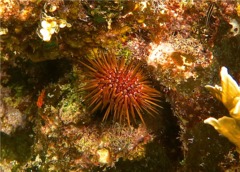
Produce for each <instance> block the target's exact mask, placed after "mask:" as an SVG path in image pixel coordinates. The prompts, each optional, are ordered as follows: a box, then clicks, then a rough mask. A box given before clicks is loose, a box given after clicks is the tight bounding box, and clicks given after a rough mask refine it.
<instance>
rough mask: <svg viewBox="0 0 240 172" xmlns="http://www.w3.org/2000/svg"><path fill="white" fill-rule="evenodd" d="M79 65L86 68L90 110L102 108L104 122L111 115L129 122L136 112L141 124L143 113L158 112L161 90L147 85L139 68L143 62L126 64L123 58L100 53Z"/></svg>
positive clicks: (151, 113)
mask: <svg viewBox="0 0 240 172" xmlns="http://www.w3.org/2000/svg"><path fill="white" fill-rule="evenodd" d="M87 61H88V62H87V63H83V62H82V64H83V65H84V66H85V67H86V68H87V69H88V71H87V72H86V73H87V74H86V75H87V84H86V85H85V86H84V90H85V91H87V92H88V93H89V94H88V95H87V96H86V97H85V100H86V102H87V103H88V105H89V107H90V108H92V112H95V111H96V110H97V109H101V111H105V114H104V117H103V121H104V120H106V119H107V118H108V117H109V115H110V114H111V115H113V119H114V120H115V121H120V122H122V121H126V120H127V122H128V125H130V120H131V119H133V120H134V122H135V123H136V114H137V115H138V116H139V117H140V119H141V121H142V122H143V123H144V125H145V122H144V119H143V113H145V112H146V113H148V114H150V115H152V116H153V113H157V109H156V108H157V107H158V106H159V105H158V104H157V102H158V101H159V100H158V97H159V95H160V93H159V92H158V91H157V90H156V89H154V88H152V87H151V86H150V81H149V80H148V79H147V77H146V75H145V74H144V72H143V70H142V69H141V66H142V62H140V61H139V62H138V63H137V64H134V62H133V61H132V62H130V63H129V64H127V63H126V61H125V59H124V58H121V59H117V58H116V56H115V55H114V54H113V53H107V54H104V53H101V54H100V55H98V56H97V57H96V58H95V59H88V60H87Z"/></svg>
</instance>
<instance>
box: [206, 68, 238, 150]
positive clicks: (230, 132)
mask: <svg viewBox="0 0 240 172" xmlns="http://www.w3.org/2000/svg"><path fill="white" fill-rule="evenodd" d="M220 75H221V85H222V86H218V85H215V86H214V87H213V86H210V85H207V86H206V88H207V89H208V90H209V91H210V92H211V93H212V94H213V95H214V96H215V97H216V98H217V99H219V100H220V101H222V103H223V104H224V105H225V107H226V108H227V109H228V111H229V114H230V116H231V117H226V116H224V117H222V118H219V119H215V118H213V117H210V118H208V119H206V120H204V123H207V124H210V125H212V126H213V127H214V128H215V129H216V130H217V131H218V132H219V133H221V134H223V135H224V136H225V137H227V138H228V139H229V140H230V141H231V142H232V143H234V144H235V145H236V146H237V151H238V152H239V153H240V87H239V86H238V84H237V83H236V81H234V79H233V78H232V77H231V76H230V75H229V74H228V71H227V68H226V67H222V69H221V72H220Z"/></svg>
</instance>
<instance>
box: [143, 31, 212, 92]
mask: <svg viewBox="0 0 240 172" xmlns="http://www.w3.org/2000/svg"><path fill="white" fill-rule="evenodd" d="M212 59H213V57H212V54H211V53H210V52H205V51H204V47H203V46H202V44H201V43H200V42H199V41H198V40H197V39H195V38H188V39H185V38H183V37H181V35H177V36H175V37H170V39H169V40H168V41H166V42H160V43H158V44H155V43H152V44H151V45H150V48H149V56H148V59H147V62H148V64H149V65H153V66H155V67H156V68H158V70H159V71H158V72H159V75H158V77H159V78H158V79H159V80H161V82H162V83H163V84H164V85H165V86H169V87H170V88H172V89H174V88H175V87H176V86H177V85H178V84H180V83H181V82H186V81H187V80H188V79H190V78H192V79H193V80H196V79H197V78H198V77H199V75H198V73H197V71H196V68H203V69H204V68H207V67H209V65H211V63H212ZM169 76H170V77H169ZM171 78H172V79H171Z"/></svg>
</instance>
